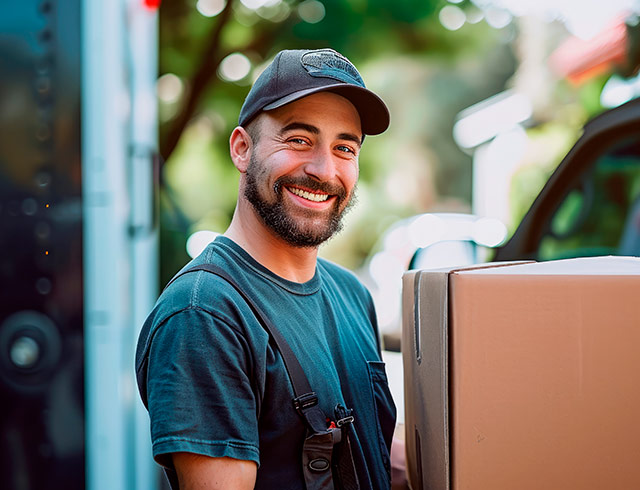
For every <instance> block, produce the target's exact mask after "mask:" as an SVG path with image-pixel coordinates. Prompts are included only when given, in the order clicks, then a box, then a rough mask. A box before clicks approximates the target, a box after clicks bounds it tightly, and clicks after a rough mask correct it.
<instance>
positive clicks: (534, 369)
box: [402, 257, 640, 490]
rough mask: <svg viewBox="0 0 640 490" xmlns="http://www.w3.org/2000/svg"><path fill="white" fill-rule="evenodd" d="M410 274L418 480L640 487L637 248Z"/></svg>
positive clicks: (407, 301)
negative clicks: (620, 253) (629, 253)
mask: <svg viewBox="0 0 640 490" xmlns="http://www.w3.org/2000/svg"><path fill="white" fill-rule="evenodd" d="M403 281H404V284H403V337H402V350H403V364H404V379H405V429H406V449H407V471H408V479H409V482H410V485H411V488H412V489H413V490H418V489H429V490H441V489H447V490H448V489H455V490H462V489H465V490H474V489H482V490H485V489H491V490H501V489H505V490H506V489H509V490H513V489H518V490H526V489H536V490H538V489H541V488H545V489H563V490H564V489H580V490H588V489H594V490H595V489H598V490H600V489H604V488H606V489H635V488H640V259H639V258H628V257H597V258H581V259H570V260H560V261H554V262H541V263H511V264H499V263H498V264H486V265H484V266H482V267H480V268H478V267H476V268H466V269H462V270H450V269H449V270H439V271H429V270H425V271H410V272H408V273H406V274H405V276H404V278H403Z"/></svg>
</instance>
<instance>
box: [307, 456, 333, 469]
mask: <svg viewBox="0 0 640 490" xmlns="http://www.w3.org/2000/svg"><path fill="white" fill-rule="evenodd" d="M309 469H310V470H311V471H326V470H328V469H329V461H328V460H326V459H325V458H316V459H312V460H311V461H309Z"/></svg>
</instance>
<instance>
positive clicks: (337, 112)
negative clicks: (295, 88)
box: [263, 92, 362, 136]
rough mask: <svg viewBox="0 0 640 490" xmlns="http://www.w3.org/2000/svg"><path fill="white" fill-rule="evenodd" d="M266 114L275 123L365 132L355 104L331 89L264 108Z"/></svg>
mask: <svg viewBox="0 0 640 490" xmlns="http://www.w3.org/2000/svg"><path fill="white" fill-rule="evenodd" d="M263 115H264V116H265V119H266V120H270V121H271V122H272V124H275V125H276V126H284V125H287V124H290V123H292V122H302V123H305V124H310V125H313V126H316V127H317V128H318V129H321V130H325V131H329V130H335V132H336V133H344V132H345V131H348V132H351V133H355V134H356V135H359V136H361V135H362V128H361V124H360V115H359V114H358V111H357V110H356V108H355V107H354V105H353V104H352V103H351V102H349V101H348V100H347V99H345V98H344V97H342V96H340V95H337V94H334V93H331V92H319V93H316V94H312V95H308V96H307V97H303V98H302V99H298V100H296V101H293V102H290V103H289V104H286V105H284V106H282V107H278V108H277V109H273V110H270V111H265V112H263Z"/></svg>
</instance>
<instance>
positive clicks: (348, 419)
mask: <svg viewBox="0 0 640 490" xmlns="http://www.w3.org/2000/svg"><path fill="white" fill-rule="evenodd" d="M354 420H355V418H354V416H353V415H349V416H347V417H344V418H342V419H340V420H337V421H336V425H337V426H338V427H342V426H343V425H345V424H350V423H351V422H353V421H354Z"/></svg>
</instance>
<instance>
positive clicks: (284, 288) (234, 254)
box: [136, 237, 396, 489]
mask: <svg viewBox="0 0 640 490" xmlns="http://www.w3.org/2000/svg"><path fill="white" fill-rule="evenodd" d="M201 263H212V264H216V265H218V266H220V267H222V268H223V269H225V270H226V271H227V272H228V273H229V274H230V275H231V276H232V277H233V278H234V279H235V281H236V282H237V283H238V285H239V286H240V287H241V288H242V289H243V290H244V291H245V292H246V293H247V294H248V295H250V296H251V297H252V299H253V300H254V301H255V302H256V303H257V304H258V305H259V307H260V308H261V309H262V310H263V312H264V313H265V314H266V315H267V316H268V317H269V319H270V320H271V321H272V323H273V324H274V325H275V326H276V327H277V328H278V329H279V330H280V332H281V333H282V335H283V336H284V338H285V340H286V341H287V342H288V343H289V345H290V346H291V349H292V350H293V352H294V354H295V355H296V357H297V358H298V361H299V362H300V364H301V366H302V368H303V369H304V371H305V374H306V376H307V378H308V379H309V383H310V385H311V387H312V389H313V390H314V391H315V392H316V393H317V394H318V398H319V405H320V407H321V408H322V410H323V411H324V413H325V414H326V415H327V416H328V417H330V418H334V410H335V407H336V405H337V404H342V405H343V406H346V407H348V408H352V409H353V410H354V416H355V421H354V424H353V430H352V435H351V437H352V445H353V453H354V462H355V465H356V470H357V472H358V477H359V479H360V483H361V487H362V488H363V489H367V488H373V489H378V488H380V489H383V488H385V489H386V488H389V487H390V461H389V451H390V447H391V437H392V434H393V429H394V426H395V416H396V412H395V406H394V404H393V400H392V398H391V394H390V392H389V388H388V385H387V378H386V374H385V370H384V364H383V363H382V362H381V360H380V351H379V343H378V334H377V323H376V317H375V311H374V307H373V302H372V300H371V296H370V295H369V293H368V291H367V290H366V289H365V288H364V286H363V285H362V284H361V283H360V282H359V281H358V280H357V279H356V277H355V276H354V275H353V274H352V273H351V272H349V271H347V270H346V269H343V268H342V267H339V266H337V265H335V264H332V263H330V262H328V261H326V260H323V259H318V264H317V267H316V273H315V275H314V277H313V278H312V279H311V280H310V281H308V282H305V283H296V282H291V281H287V280H285V279H283V278H281V277H279V276H276V275H275V274H273V273H272V272H270V271H269V270H268V269H266V268H265V267H263V266H261V265H260V264H259V263H258V262H256V261H255V260H254V259H253V258H252V257H251V256H250V255H249V254H247V253H246V252H245V251H244V250H243V249H242V248H240V247H239V246H238V245H237V244H235V243H234V242H233V241H231V240H229V239H227V238H225V237H219V238H217V239H216V240H215V241H214V242H212V243H211V244H210V245H209V246H208V247H207V248H206V249H205V251H204V252H203V253H202V254H201V255H200V256H199V257H197V258H196V259H194V260H193V261H192V262H191V263H190V264H188V265H187V266H186V267H192V266H194V265H196V264H201ZM186 267H185V268H186ZM136 370H137V375H138V385H139V389H140V393H141V396H142V399H143V401H144V402H145V405H146V406H147V408H148V409H149V415H150V418H151V438H152V441H153V454H154V457H155V458H156V460H157V461H158V463H160V464H162V465H163V466H165V467H167V468H168V469H169V471H168V472H167V474H168V476H169V479H170V480H174V481H173V482H172V483H173V484H176V483H175V473H174V472H173V471H172V465H171V453H173V452H177V451H186V452H193V453H198V454H204V455H207V456H213V457H222V456H227V457H231V458H236V459H243V460H251V461H255V462H256V463H258V465H259V466H258V473H257V481H256V487H255V488H257V489H272V488H278V489H304V487H305V485H304V476H303V473H302V444H303V440H304V436H305V428H304V425H303V422H302V420H301V418H300V417H299V415H298V414H297V412H296V411H295V409H294V408H293V405H292V399H293V397H294V394H293V389H292V387H291V383H290V381H289V378H288V375H287V373H286V370H285V367H284V364H283V361H282V358H281V356H280V353H279V352H278V350H277V348H276V347H275V344H274V343H273V341H270V340H269V335H268V333H267V332H266V331H265V330H264V328H263V327H262V326H261V325H260V323H258V320H257V319H256V317H255V316H254V314H253V313H252V311H251V310H250V308H249V306H248V305H247V304H246V303H245V302H244V300H243V299H242V298H241V297H240V295H239V294H238V293H237V291H235V290H234V289H233V287H232V286H231V285H229V284H228V283H227V282H226V281H224V280H223V279H221V278H220V277H218V276H216V275H214V274H211V273H208V272H205V271H198V272H191V273H189V274H185V275H183V276H181V277H179V278H178V279H177V280H176V281H175V282H173V283H172V284H171V285H170V286H169V287H168V288H167V289H166V290H165V291H164V292H163V293H162V295H161V296H160V298H159V300H158V303H157V304H156V307H155V308H154V310H153V312H152V313H151V314H150V316H149V318H148V319H147V321H146V323H145V325H144V327H143V329H142V332H141V334H140V339H139V342H138V351H137V355H136ZM175 488H177V484H176V487H175Z"/></svg>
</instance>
